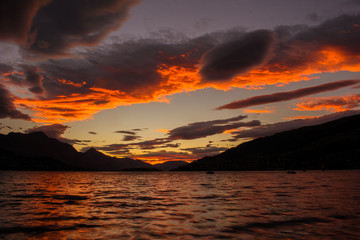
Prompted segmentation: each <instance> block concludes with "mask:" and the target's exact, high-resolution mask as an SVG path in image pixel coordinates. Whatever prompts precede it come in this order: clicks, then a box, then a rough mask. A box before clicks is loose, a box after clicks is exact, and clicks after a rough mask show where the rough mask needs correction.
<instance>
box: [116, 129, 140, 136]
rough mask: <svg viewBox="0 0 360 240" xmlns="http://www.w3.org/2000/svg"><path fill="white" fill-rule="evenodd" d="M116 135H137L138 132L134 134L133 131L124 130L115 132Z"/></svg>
mask: <svg viewBox="0 0 360 240" xmlns="http://www.w3.org/2000/svg"><path fill="white" fill-rule="evenodd" d="M115 133H123V134H128V135H136V132H133V131H123V130H120V131H115Z"/></svg>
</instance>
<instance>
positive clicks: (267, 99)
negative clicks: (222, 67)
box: [216, 80, 360, 110]
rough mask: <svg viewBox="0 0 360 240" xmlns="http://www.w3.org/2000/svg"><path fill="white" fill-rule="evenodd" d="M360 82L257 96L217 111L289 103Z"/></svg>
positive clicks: (353, 81) (351, 81)
mask: <svg viewBox="0 0 360 240" xmlns="http://www.w3.org/2000/svg"><path fill="white" fill-rule="evenodd" d="M359 82H360V81H359V80H342V81H336V82H332V83H325V84H321V85H318V86H315V87H308V88H301V89H297V90H294V91H288V92H279V93H272V94H268V95H262V96H255V97H250V98H246V99H243V100H239V101H235V102H232V103H229V104H226V105H223V106H220V107H218V108H216V109H217V110H221V109H238V108H246V107H251V106H256V105H262V104H268V103H275V102H282V101H288V100H292V99H296V98H300V97H304V96H308V95H312V94H315V93H321V92H326V91H332V90H337V89H339V88H343V87H348V86H351V85H355V84H358V83H359Z"/></svg>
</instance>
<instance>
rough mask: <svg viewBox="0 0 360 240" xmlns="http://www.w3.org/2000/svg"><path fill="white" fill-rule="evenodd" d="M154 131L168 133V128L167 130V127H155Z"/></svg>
mask: <svg viewBox="0 0 360 240" xmlns="http://www.w3.org/2000/svg"><path fill="white" fill-rule="evenodd" d="M156 131H158V132H161V133H168V132H169V131H170V130H169V129H163V128H160V129H157V130H156Z"/></svg>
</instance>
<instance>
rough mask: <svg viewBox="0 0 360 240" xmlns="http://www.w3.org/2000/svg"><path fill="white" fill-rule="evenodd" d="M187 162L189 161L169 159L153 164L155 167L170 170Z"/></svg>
mask: <svg viewBox="0 0 360 240" xmlns="http://www.w3.org/2000/svg"><path fill="white" fill-rule="evenodd" d="M186 164H188V163H187V162H184V161H167V162H164V163H158V164H154V165H153V166H154V167H155V168H157V169H161V170H163V171H169V170H172V169H175V168H178V167H180V166H183V165H186Z"/></svg>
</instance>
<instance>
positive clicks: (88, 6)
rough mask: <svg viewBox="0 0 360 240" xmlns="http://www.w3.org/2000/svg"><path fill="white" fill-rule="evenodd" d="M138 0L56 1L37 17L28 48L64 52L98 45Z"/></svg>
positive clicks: (43, 9)
mask: <svg viewBox="0 0 360 240" xmlns="http://www.w3.org/2000/svg"><path fill="white" fill-rule="evenodd" d="M138 2H139V1H138V0H120V1H119V0H104V1H96V0H90V1H89V0H77V1H72V0H53V1H52V2H51V3H50V4H48V5H46V6H44V7H43V8H41V9H39V10H38V12H37V14H36V15H35V17H34V18H33V21H32V25H31V31H30V33H29V36H28V46H27V49H26V50H30V51H32V52H35V53H41V54H45V55H63V54H66V53H68V50H69V49H70V48H72V47H75V46H94V45H96V44H98V43H99V42H100V41H101V40H103V39H104V38H105V37H106V36H107V35H108V34H109V33H111V32H112V31H114V30H116V29H118V28H119V27H120V26H121V25H122V24H123V23H124V21H125V20H126V19H127V17H128V12H129V10H130V8H131V7H133V6H134V5H135V4H137V3H138Z"/></svg>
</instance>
